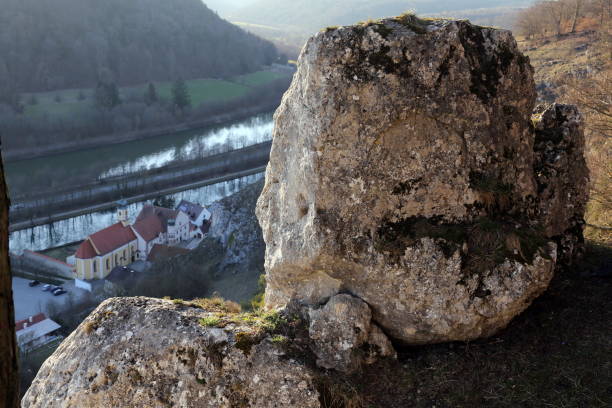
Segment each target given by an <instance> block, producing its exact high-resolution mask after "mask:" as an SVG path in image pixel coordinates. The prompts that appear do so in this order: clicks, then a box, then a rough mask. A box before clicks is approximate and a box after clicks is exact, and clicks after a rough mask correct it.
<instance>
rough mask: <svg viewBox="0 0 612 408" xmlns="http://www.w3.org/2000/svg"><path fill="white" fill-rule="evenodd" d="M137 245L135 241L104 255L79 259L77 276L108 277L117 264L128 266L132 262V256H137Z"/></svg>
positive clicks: (85, 277)
mask: <svg viewBox="0 0 612 408" xmlns="http://www.w3.org/2000/svg"><path fill="white" fill-rule="evenodd" d="M137 246H138V245H137V242H136V241H135V242H132V243H130V244H129V245H127V246H125V247H122V248H119V249H117V250H115V251H113V252H111V253H109V254H106V255H104V256H103V257H96V258H94V259H77V260H76V273H75V274H76V277H77V278H78V279H86V280H90V279H104V278H106V277H107V276H108V275H109V274H110V273H111V271H112V270H113V268H115V267H116V266H127V265H129V264H131V263H132V256H134V257H135V256H136V250H137ZM115 255H116V257H115ZM94 262H97V265H96V270H95V272H94V268H93V264H94Z"/></svg>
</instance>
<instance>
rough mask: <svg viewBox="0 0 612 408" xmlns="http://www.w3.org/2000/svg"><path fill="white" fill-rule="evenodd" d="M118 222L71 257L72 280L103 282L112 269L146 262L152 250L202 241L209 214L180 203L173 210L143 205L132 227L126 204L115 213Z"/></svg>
mask: <svg viewBox="0 0 612 408" xmlns="http://www.w3.org/2000/svg"><path fill="white" fill-rule="evenodd" d="M117 219H118V222H117V223H116V224H114V225H112V226H110V227H108V228H105V229H103V230H101V231H98V232H96V233H95V234H92V235H90V236H89V237H87V239H86V240H85V241H83V243H82V244H81V245H80V246H79V248H78V250H77V252H76V254H75V257H74V258H75V272H74V274H75V278H76V279H79V280H92V279H105V278H106V277H107V276H108V275H109V274H110V273H111V272H112V270H113V269H114V268H116V267H118V266H119V267H120V266H127V265H129V264H131V263H133V262H135V261H146V260H147V259H148V257H149V254H150V253H151V251H152V250H153V248H154V247H156V246H157V247H159V246H170V247H174V246H178V245H180V244H181V243H182V242H185V241H189V240H191V239H194V238H202V237H203V236H204V235H205V233H206V230H207V227H208V226H209V225H210V221H211V215H210V212H209V211H208V210H206V209H205V208H204V207H202V206H200V205H198V204H194V203H190V202H188V201H185V200H183V201H181V203H180V204H179V206H178V207H177V209H175V210H173V209H168V208H163V207H156V206H153V205H150V204H147V205H145V206H144V207H143V208H142V210H141V211H140V214H138V216H137V217H136V220H135V221H134V223H133V224H130V223H129V222H128V211H127V203H122V204H121V205H120V206H119V208H118V210H117Z"/></svg>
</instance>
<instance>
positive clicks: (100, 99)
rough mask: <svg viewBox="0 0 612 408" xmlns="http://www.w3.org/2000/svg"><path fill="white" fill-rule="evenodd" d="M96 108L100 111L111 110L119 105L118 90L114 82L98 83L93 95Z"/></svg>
mask: <svg viewBox="0 0 612 408" xmlns="http://www.w3.org/2000/svg"><path fill="white" fill-rule="evenodd" d="M94 99H95V101H96V106H97V107H98V108H101V109H113V108H114V107H115V106H117V105H119V104H120V103H121V99H120V98H119V88H117V85H116V84H115V83H114V82H111V83H103V82H99V83H98V86H97V87H96V90H95V93H94Z"/></svg>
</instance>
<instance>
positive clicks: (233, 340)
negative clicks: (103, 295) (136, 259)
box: [22, 298, 320, 408]
mask: <svg viewBox="0 0 612 408" xmlns="http://www.w3.org/2000/svg"><path fill="white" fill-rule="evenodd" d="M218 316H219V313H213V312H210V311H207V310H203V309H199V308H196V307H192V306H190V305H185V304H183V303H176V302H175V303H173V302H171V301H168V300H156V299H146V298H117V299H111V300H108V301H106V302H104V303H102V304H101V305H100V306H99V307H98V308H97V309H96V311H94V312H93V313H92V314H91V315H90V316H89V317H88V318H87V319H86V320H85V321H84V322H83V323H82V324H81V325H80V326H79V328H78V329H77V330H76V331H75V332H74V333H72V335H71V336H70V337H68V338H67V339H66V340H65V341H64V342H63V343H62V344H61V345H60V347H59V348H58V350H57V351H56V352H55V353H54V354H53V355H52V356H51V357H50V358H49V359H48V360H47V361H46V362H45V363H44V365H43V366H42V368H41V369H40V372H39V373H38V376H37V377H36V379H35V381H34V383H33V384H32V386H31V388H30V389H29V390H28V392H27V394H26V395H25V397H24V399H23V401H22V406H23V407H28V408H33V407H45V408H51V407H62V408H68V407H78V408H88V407H92V408H98V407H167V406H172V407H215V408H217V407H297V406H299V407H319V406H320V405H319V397H318V396H319V394H318V391H317V390H316V387H315V383H314V375H313V372H312V371H311V370H310V369H308V368H307V367H306V366H305V365H304V364H301V363H298V362H297V361H295V360H293V359H291V358H288V357H287V356H286V353H285V351H284V349H283V347H282V345H281V344H279V343H277V342H274V341H273V340H272V338H270V336H263V337H261V336H258V334H257V333H256V330H257V328H256V327H255V326H256V324H254V323H253V322H252V320H251V321H250V322H246V320H247V319H238V318H234V319H233V320H231V319H230V320H229V321H223V320H221V319H220V318H219V317H218ZM227 316H228V314H227V313H226V317H227ZM201 319H205V320H204V321H203V323H205V324H204V325H203V324H202V322H200V321H201ZM206 319H207V320H206ZM243 320H244V321H243ZM217 326H218V327H217ZM221 326H224V327H221Z"/></svg>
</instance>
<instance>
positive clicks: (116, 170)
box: [5, 113, 273, 198]
mask: <svg viewBox="0 0 612 408" xmlns="http://www.w3.org/2000/svg"><path fill="white" fill-rule="evenodd" d="M272 127H273V124H272V114H271V113H269V114H263V115H257V116H253V117H251V118H249V119H246V120H242V121H236V122H234V123H230V124H227V125H224V126H216V127H210V128H206V129H201V130H191V131H186V132H180V133H174V134H168V135H164V136H158V137H151V138H147V139H142V140H136V141H132V142H127V143H121V144H113V145H108V146H102V147H98V148H94V149H88V150H82V151H78V152H70V153H63V154H58V155H53V156H47V157H40V158H35V159H29V160H20V161H17V162H9V163H5V174H6V177H7V183H8V186H9V190H10V192H11V196H12V197H14V198H18V197H19V196H22V195H24V194H28V193H40V192H41V191H53V189H54V188H61V187H67V186H69V185H71V184H73V185H75V184H81V183H86V182H91V181H94V180H96V179H99V178H104V177H110V176H117V175H121V174H127V173H132V172H136V171H140V170H147V169H152V168H156V167H161V166H164V165H167V164H169V163H172V162H177V161H183V160H189V159H197V158H203V157H206V156H209V155H211V154H215V153H220V152H222V151H227V150H232V149H237V148H241V147H246V146H250V145H253V144H256V143H261V142H265V141H267V140H270V138H271V135H272Z"/></svg>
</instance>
